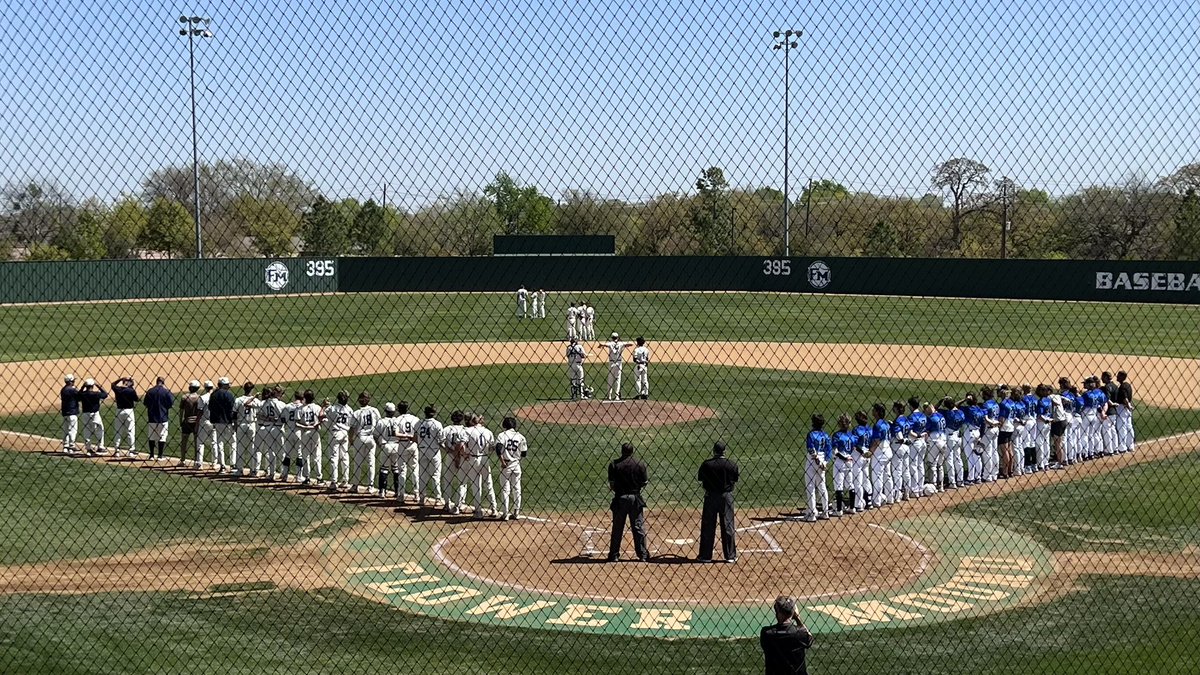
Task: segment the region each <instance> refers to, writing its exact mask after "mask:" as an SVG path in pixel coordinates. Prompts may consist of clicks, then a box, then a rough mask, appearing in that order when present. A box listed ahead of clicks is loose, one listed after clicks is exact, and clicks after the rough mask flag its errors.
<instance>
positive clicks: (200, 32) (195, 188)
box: [179, 16, 213, 258]
mask: <svg viewBox="0 0 1200 675" xmlns="http://www.w3.org/2000/svg"><path fill="white" fill-rule="evenodd" d="M179 23H181V24H184V27H183V28H180V29H179V34H180V35H186V36H187V39H188V65H189V69H190V71H191V86H192V215H193V219H194V220H195V223H196V257H197V258H203V257H204V245H203V243H202V241H201V237H200V145H199V140H198V139H197V137H196V38H203V39H206V40H208V39H212V36H213V34H212V31H211V30H209V29H208V26H209V24H211V23H212V19H210V18H208V17H207V16H181V17H179ZM200 24H204V27H203V28H201V27H200Z"/></svg>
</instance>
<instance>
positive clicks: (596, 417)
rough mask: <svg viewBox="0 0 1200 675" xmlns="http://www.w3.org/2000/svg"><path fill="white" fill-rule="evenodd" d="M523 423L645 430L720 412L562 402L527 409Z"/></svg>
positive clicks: (653, 404) (664, 404)
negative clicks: (531, 421) (528, 421)
mask: <svg viewBox="0 0 1200 675" xmlns="http://www.w3.org/2000/svg"><path fill="white" fill-rule="evenodd" d="M517 416H518V417H520V418H522V419H527V420H533V421H535V422H543V423H546V424H585V425H594V426H605V427H616V428H618V429H645V428H649V427H657V426H663V425H665V424H681V423H683V422H694V421H696V420H706V419H710V418H712V417H716V416H717V411H715V410H713V409H712V408H705V407H703V406H698V405H688V404H686V403H672V402H670V401H640V400H631V401H598V400H595V399H592V400H588V401H560V402H558V403H539V404H537V405H530V406H525V407H524V408H521V409H520V410H518V411H517Z"/></svg>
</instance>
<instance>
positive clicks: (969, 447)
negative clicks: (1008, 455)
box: [963, 429, 987, 483]
mask: <svg viewBox="0 0 1200 675" xmlns="http://www.w3.org/2000/svg"><path fill="white" fill-rule="evenodd" d="M963 434H964V435H963V455H965V456H966V458H967V482H969V483H978V482H979V481H981V480H983V456H984V455H985V454H987V450H986V449H985V448H984V444H983V437H982V436H981V435H980V433H979V430H978V429H968V430H967V431H965V432H963Z"/></svg>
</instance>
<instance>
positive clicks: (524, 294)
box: [517, 286, 529, 319]
mask: <svg viewBox="0 0 1200 675" xmlns="http://www.w3.org/2000/svg"><path fill="white" fill-rule="evenodd" d="M528 299H529V291H527V290H525V287H524V286H522V287H520V288H518V289H517V318H518V319H528V318H529V313H528V312H527V311H526V309H527V308H528V304H527V303H528Z"/></svg>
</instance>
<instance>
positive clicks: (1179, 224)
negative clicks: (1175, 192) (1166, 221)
mask: <svg viewBox="0 0 1200 675" xmlns="http://www.w3.org/2000/svg"><path fill="white" fill-rule="evenodd" d="M1174 226H1175V227H1174V230H1173V232H1172V233H1171V257H1172V258H1174V259H1176V260H1200V193H1198V192H1197V190H1196V188H1191V187H1189V188H1188V189H1187V191H1186V192H1184V194H1183V197H1182V199H1180V200H1179V203H1178V205H1177V206H1176V208H1175V221H1174Z"/></svg>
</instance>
